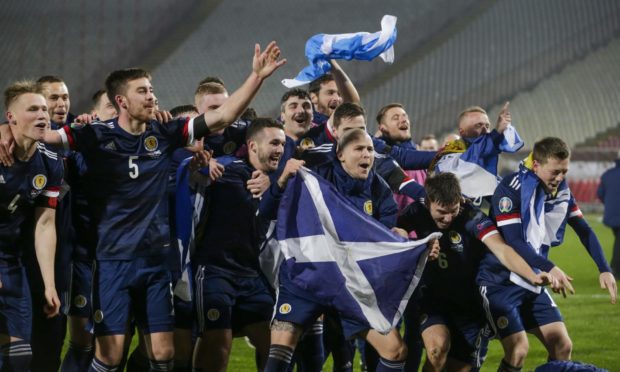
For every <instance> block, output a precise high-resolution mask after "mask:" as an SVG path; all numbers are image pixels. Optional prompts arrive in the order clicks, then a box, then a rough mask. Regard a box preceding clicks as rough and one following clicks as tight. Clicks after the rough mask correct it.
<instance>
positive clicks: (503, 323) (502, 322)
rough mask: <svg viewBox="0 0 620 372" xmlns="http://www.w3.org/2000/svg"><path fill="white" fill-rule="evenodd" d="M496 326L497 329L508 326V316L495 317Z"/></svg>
mask: <svg viewBox="0 0 620 372" xmlns="http://www.w3.org/2000/svg"><path fill="white" fill-rule="evenodd" d="M497 327H498V328H499V329H504V328H506V327H508V318H506V317H505V316H500V317H499V318H497Z"/></svg>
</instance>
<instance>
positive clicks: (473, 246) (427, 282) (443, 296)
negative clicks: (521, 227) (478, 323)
mask: <svg viewBox="0 0 620 372" xmlns="http://www.w3.org/2000/svg"><path fill="white" fill-rule="evenodd" d="M398 226H399V227H402V228H404V229H405V230H407V231H412V230H414V231H415V232H416V234H417V236H418V237H420V238H423V237H426V236H428V235H430V234H431V233H433V232H438V231H441V232H442V233H443V236H442V237H441V239H440V240H439V244H440V246H441V251H440V254H439V258H438V259H437V260H435V261H429V262H427V264H426V267H425V269H424V275H423V283H424V286H425V287H426V288H427V290H425V292H424V295H425V296H430V297H431V298H432V299H433V301H435V302H439V303H441V304H444V305H445V306H455V307H457V308H459V309H460V310H462V311H465V310H470V311H473V312H477V311H478V309H479V300H478V298H479V297H478V286H477V285H476V274H477V273H478V265H479V264H480V260H481V259H482V257H483V255H484V254H485V252H486V251H487V248H486V246H485V245H484V243H483V242H482V241H483V240H484V239H486V238H487V237H489V236H492V235H495V234H497V233H498V232H497V228H496V227H495V224H494V223H493V220H491V218H489V217H487V216H486V215H485V214H484V213H483V212H482V211H481V210H480V209H478V208H476V207H475V206H473V205H472V204H471V203H469V202H468V203H465V204H464V205H463V206H462V210H461V212H460V214H459V215H458V216H457V217H456V219H454V221H453V222H452V224H451V225H450V227H449V228H448V229H446V230H440V229H439V228H438V227H437V225H436V224H435V222H434V221H433V219H432V217H431V214H430V211H429V210H428V209H427V207H426V206H425V205H424V204H422V203H411V204H409V206H408V207H407V208H406V209H405V210H404V211H403V213H402V215H401V216H400V217H399V218H398Z"/></svg>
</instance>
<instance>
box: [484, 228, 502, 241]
mask: <svg viewBox="0 0 620 372" xmlns="http://www.w3.org/2000/svg"><path fill="white" fill-rule="evenodd" d="M495 234H499V231H497V230H491V231H489V232H488V233H486V234H484V236H483V237H482V238H480V241H481V242H484V240H485V239H486V238H488V237H490V236H493V235H495Z"/></svg>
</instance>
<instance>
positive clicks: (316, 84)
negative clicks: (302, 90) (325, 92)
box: [308, 73, 334, 94]
mask: <svg viewBox="0 0 620 372" xmlns="http://www.w3.org/2000/svg"><path fill="white" fill-rule="evenodd" d="M330 81H334V75H332V74H330V73H327V74H325V75H323V76H321V77H318V78H316V79H314V80H312V82H311V83H310V85H308V93H314V94H319V91H321V85H323V84H326V83H329V82H330Z"/></svg>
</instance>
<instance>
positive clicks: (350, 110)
mask: <svg viewBox="0 0 620 372" xmlns="http://www.w3.org/2000/svg"><path fill="white" fill-rule="evenodd" d="M358 116H364V117H366V111H364V108H363V107H362V106H360V105H358V104H357V103H352V102H345V103H343V104H341V105H340V106H338V108H337V109H336V110H335V111H334V122H333V125H334V129H337V128H338V127H339V126H340V121H341V120H342V119H344V118H355V117H358Z"/></svg>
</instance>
